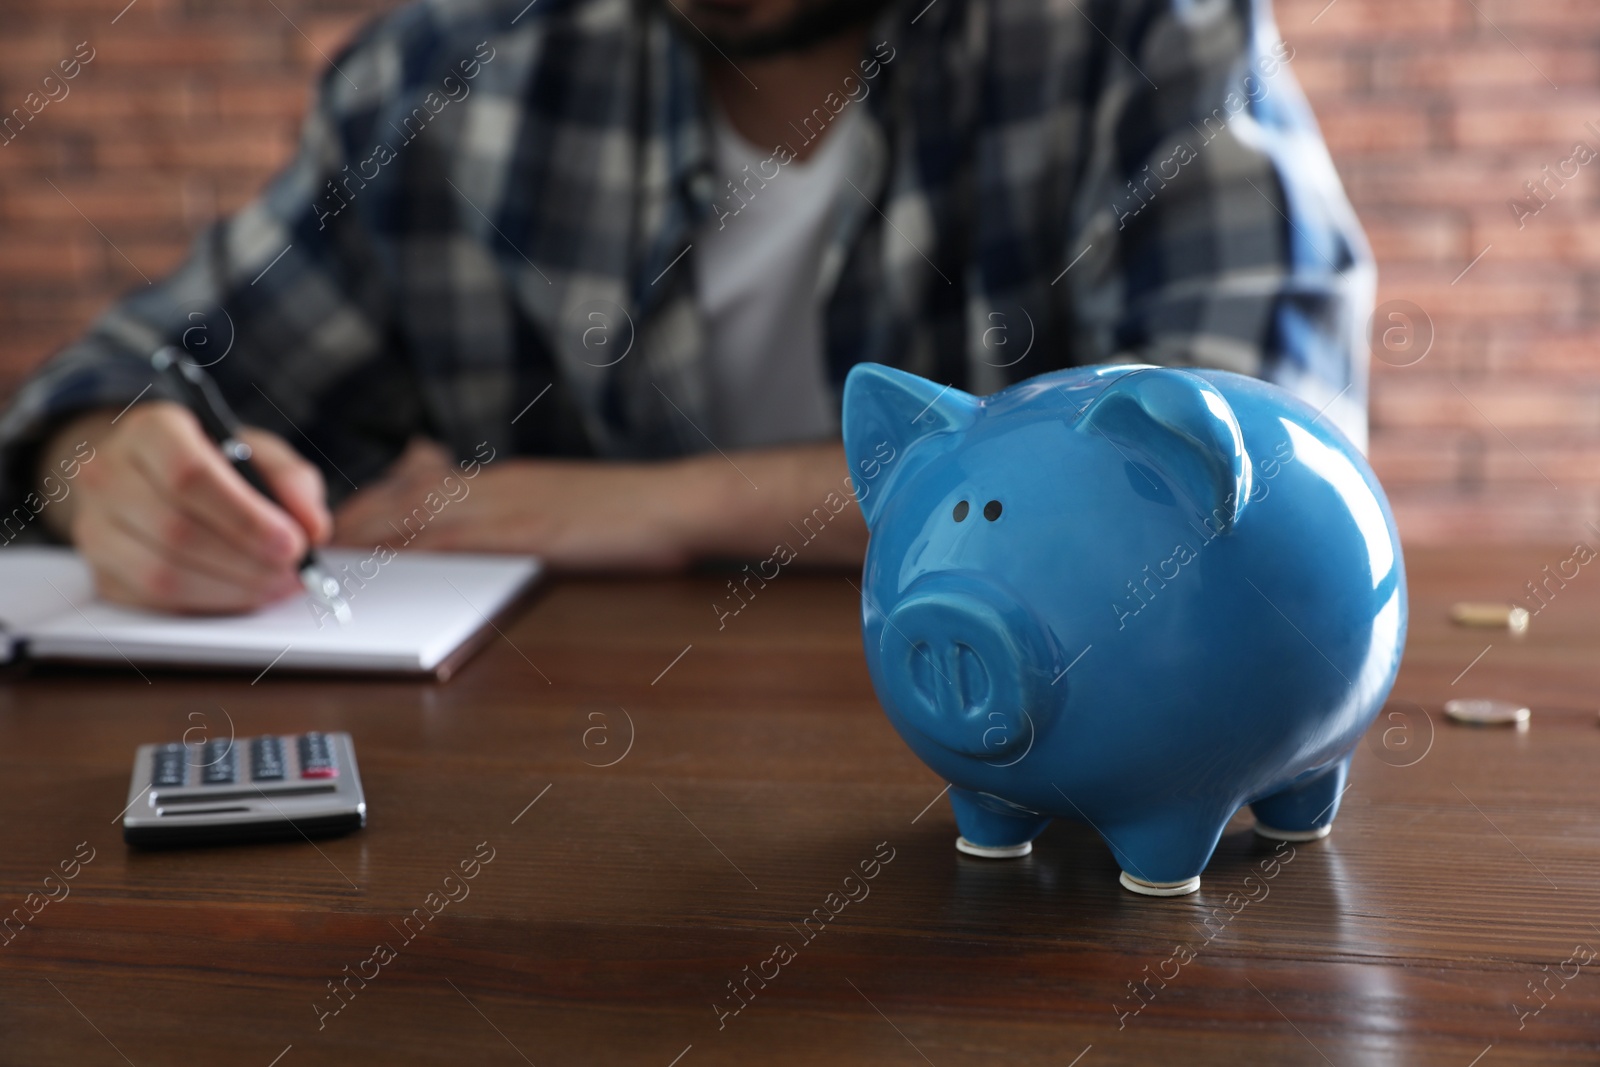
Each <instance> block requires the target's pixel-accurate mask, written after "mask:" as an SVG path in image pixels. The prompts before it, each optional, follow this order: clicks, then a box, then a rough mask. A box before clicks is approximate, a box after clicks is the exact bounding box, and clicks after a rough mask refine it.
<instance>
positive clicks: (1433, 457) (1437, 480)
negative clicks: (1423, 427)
mask: <svg viewBox="0 0 1600 1067" xmlns="http://www.w3.org/2000/svg"><path fill="white" fill-rule="evenodd" d="M1463 436H1464V435H1463V434H1459V433H1454V434H1452V433H1448V432H1446V433H1427V434H1423V435H1418V434H1416V433H1414V432H1411V433H1407V432H1403V431H1396V432H1390V433H1386V434H1383V435H1381V436H1379V437H1376V438H1374V440H1373V442H1372V448H1371V451H1370V453H1369V454H1368V456H1367V458H1368V459H1369V460H1371V462H1372V469H1373V471H1374V472H1375V473H1376V474H1377V475H1378V481H1379V482H1381V483H1382V484H1383V486H1384V488H1385V489H1387V490H1390V491H1393V490H1395V489H1396V488H1398V487H1400V486H1407V487H1411V486H1445V485H1451V484H1454V483H1456V482H1459V481H1460V480H1461V477H1462V442H1461V438H1462V437H1463Z"/></svg>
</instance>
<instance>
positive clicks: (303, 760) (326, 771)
mask: <svg viewBox="0 0 1600 1067" xmlns="http://www.w3.org/2000/svg"><path fill="white" fill-rule="evenodd" d="M299 749H300V752H299V755H300V777H302V778H337V777H338V776H339V768H338V767H336V766H335V765H334V762H333V748H332V746H330V745H329V744H328V735H327V734H321V733H310V734H301V735H300V742H299Z"/></svg>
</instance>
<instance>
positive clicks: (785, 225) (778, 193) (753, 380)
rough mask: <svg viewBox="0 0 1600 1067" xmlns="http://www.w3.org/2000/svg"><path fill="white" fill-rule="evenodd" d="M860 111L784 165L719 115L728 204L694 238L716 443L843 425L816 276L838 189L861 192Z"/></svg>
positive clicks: (799, 437)
mask: <svg viewBox="0 0 1600 1067" xmlns="http://www.w3.org/2000/svg"><path fill="white" fill-rule="evenodd" d="M856 110H857V108H856V107H855V106H853V105H850V106H847V107H846V108H845V109H844V110H843V111H842V112H840V114H839V117H838V118H837V119H835V120H834V121H833V124H832V125H831V126H829V127H828V129H827V130H826V132H825V133H824V134H823V137H822V143H821V144H819V145H818V146H817V148H816V150H815V151H814V152H813V153H812V155H811V157H810V158H809V159H807V160H806V161H805V162H803V163H802V162H800V161H798V160H796V161H793V162H790V163H787V164H779V163H778V161H777V160H776V158H774V156H773V153H772V152H771V151H770V150H766V151H764V150H762V149H760V148H758V147H756V146H755V145H753V144H751V143H750V142H749V141H746V140H745V139H744V138H743V137H742V136H740V134H739V133H738V132H737V131H736V130H734V129H733V127H732V126H731V125H729V123H728V121H727V119H725V118H723V117H722V116H721V115H720V114H718V115H716V116H715V117H714V119H713V121H712V141H713V145H712V150H713V157H714V162H715V171H716V188H717V194H716V202H717V203H718V205H719V209H718V210H716V211H714V212H713V213H712V216H711V218H710V219H709V220H708V221H707V223H706V224H705V225H704V226H702V227H701V228H700V232H699V233H698V234H697V235H696V237H695V242H694V243H695V260H694V262H695V293H696V299H697V301H698V303H699V306H700V313H701V316H702V319H703V321H704V324H705V336H706V346H707V357H708V359H707V363H708V369H709V373H710V383H709V394H708V395H709V399H710V417H711V424H712V425H711V428H709V429H708V431H707V435H708V436H709V437H710V438H711V440H712V441H714V442H716V444H717V446H718V447H721V448H743V447H751V446H759V445H772V444H779V443H782V442H788V441H805V440H815V439H818V438H822V437H826V436H829V435H831V434H832V433H834V432H835V430H836V428H837V421H838V419H837V413H836V412H835V411H834V410H833V409H834V401H833V392H832V389H831V388H830V386H829V384H828V373H827V366H826V361H825V359H824V355H823V351H824V348H823V342H822V310H823V309H822V300H821V298H820V296H819V294H818V293H817V283H818V275H819V273H820V270H821V262H822V254H823V250H824V247H825V245H826V242H827V238H828V233H829V230H830V227H831V223H832V220H833V217H834V209H835V207H836V205H837V204H838V200H839V197H840V196H841V195H844V196H854V195H856V194H855V193H854V192H853V191H852V190H851V189H850V186H849V185H848V184H847V183H846V181H845V174H846V172H847V168H848V166H849V163H850V160H851V158H852V157H853V156H854V154H855V153H856V152H857V151H858V144H857V142H858V140H859V138H860V136H861V128H860V122H859V121H858V117H857V116H856V114H855V112H856ZM745 167H749V170H748V171H747V170H745V169H744V168H745ZM774 168H776V169H777V174H776V175H774V176H772V177H770V178H769V177H767V176H768V175H772V174H773V170H774ZM729 181H732V182H733V183H734V188H733V189H732V190H730V188H729V186H728V182H729Z"/></svg>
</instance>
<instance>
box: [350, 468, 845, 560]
mask: <svg viewBox="0 0 1600 1067" xmlns="http://www.w3.org/2000/svg"><path fill="white" fill-rule="evenodd" d="M735 459H736V460H737V464H738V465H737V467H735V466H734V465H733V463H732V462H730V461H729V460H728V459H727V458H726V457H723V456H721V455H719V454H711V455H707V456H696V457H691V458H688V459H678V460H667V461H662V462H657V463H601V462H594V461H570V460H534V459H512V458H504V459H499V460H495V461H493V462H491V463H485V464H481V465H479V464H472V465H471V466H470V467H469V468H468V469H470V470H472V471H473V473H474V476H473V477H470V478H469V477H467V476H466V473H465V472H464V471H463V470H462V469H461V467H460V465H459V464H455V463H452V462H451V459H450V456H449V455H448V454H447V453H446V452H445V450H444V449H443V448H441V447H440V446H439V445H438V444H435V443H433V442H431V441H425V440H421V439H417V440H414V441H412V443H411V445H410V447H408V448H407V449H406V451H405V454H404V455H402V456H401V458H400V459H399V460H398V461H397V462H396V463H395V465H394V466H393V467H392V468H391V469H390V471H389V473H388V475H387V476H386V477H385V478H384V480H383V481H381V482H378V483H375V484H373V485H371V486H368V487H367V488H366V489H364V490H363V491H362V492H360V493H358V494H356V495H355V496H353V497H351V498H350V499H349V500H348V501H346V502H345V503H344V505H343V506H341V507H340V509H339V512H338V514H337V515H336V516H335V527H334V539H335V541H337V542H338V543H340V544H347V545H352V546H360V547H362V548H367V549H371V548H372V547H373V546H375V545H379V544H385V545H388V546H389V547H390V548H392V549H394V550H395V551H397V552H401V551H404V550H405V549H406V548H407V547H408V546H410V547H418V548H423V549H433V550H438V551H477V552H528V553H532V554H535V555H538V556H541V557H543V558H544V560H545V561H546V562H547V563H549V564H550V565H551V566H553V567H556V568H557V569H561V570H588V571H593V570H634V571H639V570H655V571H659V570H670V569H675V568H680V567H683V566H685V565H686V564H688V563H689V562H691V561H693V560H695V559H700V558H705V557H714V556H721V557H726V558H752V559H754V558H762V557H766V556H769V555H771V554H772V551H773V546H774V545H775V544H777V543H778V542H779V541H786V542H789V543H791V544H793V545H795V546H796V547H797V548H798V549H799V551H798V552H797V555H798V556H799V557H800V558H803V559H804V560H805V561H806V562H808V563H852V564H859V563H860V560H861V552H862V549H863V547H864V546H865V543H866V528H865V527H864V526H863V525H862V523H861V518H860V512H859V511H858V510H857V509H856V508H855V505H854V503H853V502H848V504H847V503H846V502H847V501H849V488H848V483H847V481H846V479H845V463H844V455H843V449H842V448H840V447H839V446H838V445H820V446H819V445H801V446H795V447H792V448H783V449H772V450H770V451H762V452H741V453H736V454H735ZM758 485H759V486H760V487H761V488H760V489H759V490H758V489H757V488H756V486H758ZM830 493H832V494H834V495H833V496H832V497H831V498H830V497H829V494H830ZM830 502H831V505H832V507H831V508H830V507H826V506H825V505H826V504H828V503H830ZM813 508H824V510H823V511H822V512H821V513H822V514H824V515H832V514H836V513H837V514H838V518H837V520H836V521H835V522H833V523H832V524H830V527H829V529H827V530H826V531H823V533H822V535H821V536H818V537H816V538H815V543H814V544H813V543H811V540H810V539H809V538H805V539H803V535H801V534H798V533H797V532H796V527H794V526H792V525H790V524H791V523H792V522H800V521H802V520H804V519H805V518H806V517H807V516H809V515H810V514H811V513H812V509H813ZM835 508H836V509H837V511H835V510H833V509H835ZM812 526H813V528H815V526H816V523H815V521H813V523H812Z"/></svg>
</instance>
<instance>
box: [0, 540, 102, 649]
mask: <svg viewBox="0 0 1600 1067" xmlns="http://www.w3.org/2000/svg"><path fill="white" fill-rule="evenodd" d="M93 599H94V585H93V583H92V582H91V581H90V580H89V569H88V568H87V567H85V566H84V565H83V563H82V562H81V561H80V560H79V559H78V554H77V553H76V552H74V551H72V549H70V548H61V547H58V546H54V545H6V546H4V548H3V549H0V627H3V628H4V633H0V663H4V662H6V661H8V660H10V659H11V657H12V653H13V647H12V646H13V644H14V643H15V642H17V641H19V640H21V639H23V638H25V637H26V636H27V635H28V634H29V633H30V632H32V631H33V630H34V629H35V628H36V627H38V626H39V625H40V624H41V623H43V622H45V621H46V620H49V619H52V618H55V617H56V616H58V615H60V614H62V613H63V612H71V611H72V606H73V605H74V604H84V603H87V602H88V601H90V600H93Z"/></svg>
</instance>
